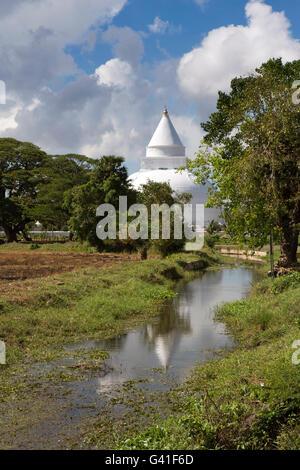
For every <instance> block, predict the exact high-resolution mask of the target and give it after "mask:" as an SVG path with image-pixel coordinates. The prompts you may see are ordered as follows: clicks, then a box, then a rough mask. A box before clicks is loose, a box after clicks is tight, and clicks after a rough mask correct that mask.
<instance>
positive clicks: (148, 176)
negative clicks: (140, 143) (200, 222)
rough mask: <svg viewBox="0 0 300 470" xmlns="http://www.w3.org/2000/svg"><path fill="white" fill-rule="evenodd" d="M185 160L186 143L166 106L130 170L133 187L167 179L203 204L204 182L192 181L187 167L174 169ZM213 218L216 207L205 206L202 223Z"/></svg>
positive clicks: (179, 191)
mask: <svg viewBox="0 0 300 470" xmlns="http://www.w3.org/2000/svg"><path fill="white" fill-rule="evenodd" d="M185 164H186V156H185V147H184V146H183V144H182V142H181V140H180V138H179V136H178V134H177V132H176V130H175V128H174V126H173V124H172V122H171V119H170V117H169V114H168V111H167V109H165V110H164V112H163V116H162V118H161V120H160V123H159V124H158V126H157V129H156V131H155V132H154V134H153V137H152V139H151V140H150V142H149V145H148V147H147V151H146V158H143V159H142V165H141V169H140V170H139V171H138V172H136V173H133V174H132V175H131V176H130V177H129V180H130V181H131V183H132V186H133V187H134V188H135V189H136V190H139V189H141V186H142V185H143V184H146V183H147V182H148V181H149V180H150V181H155V182H158V183H163V182H169V184H170V186H171V188H172V189H173V190H174V191H176V192H177V193H190V194H192V200H191V201H190V203H191V204H193V205H196V204H206V203H207V200H208V193H207V186H205V185H201V184H195V182H194V176H193V175H192V174H191V173H189V172H188V171H187V170H183V171H180V172H179V171H177V170H178V168H180V167H182V166H185ZM213 219H214V220H216V221H217V220H219V219H220V212H219V210H217V209H208V208H205V210H204V224H205V226H207V225H208V224H209V222H210V221H211V220H213ZM194 223H196V221H194Z"/></svg>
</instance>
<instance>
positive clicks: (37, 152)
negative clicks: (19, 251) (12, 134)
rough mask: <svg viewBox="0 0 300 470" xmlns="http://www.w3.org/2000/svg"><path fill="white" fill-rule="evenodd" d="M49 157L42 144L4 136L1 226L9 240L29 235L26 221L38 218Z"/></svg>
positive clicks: (0, 172)
mask: <svg viewBox="0 0 300 470" xmlns="http://www.w3.org/2000/svg"><path fill="white" fill-rule="evenodd" d="M47 161H48V157H47V155H46V153H45V152H43V151H42V150H41V149H40V148H39V147H37V146H36V145H33V144H31V143H29V142H20V141H18V140H15V139H11V138H2V139H0V226H1V227H3V230H4V232H5V234H6V237H7V241H8V242H13V241H17V235H18V234H19V233H21V232H22V233H23V234H24V236H26V225H27V224H28V223H32V222H33V221H34V220H35V217H34V210H35V206H36V198H37V186H38V185H39V184H40V183H41V182H42V176H41V172H40V170H41V168H42V167H44V166H45V165H46V163H47Z"/></svg>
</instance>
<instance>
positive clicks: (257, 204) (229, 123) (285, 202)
mask: <svg viewBox="0 0 300 470" xmlns="http://www.w3.org/2000/svg"><path fill="white" fill-rule="evenodd" d="M299 78H300V61H299V60H297V61H294V62H290V63H286V64H283V63H282V61H281V59H271V60H269V61H268V62H267V63H265V64H263V65H262V66H261V67H260V68H258V69H257V70H256V73H255V74H253V75H250V76H248V77H244V78H235V79H234V80H232V82H231V90H230V92H229V93H228V94H227V93H223V92H219V98H218V102H217V111H216V112H215V113H213V114H212V115H211V116H210V118H209V120H208V121H207V122H206V123H203V124H202V128H203V129H204V130H205V131H206V135H205V137H204V142H203V144H202V146H200V149H199V153H198V155H197V156H196V158H195V159H194V160H189V161H188V168H189V169H190V170H191V171H192V172H193V173H194V174H195V175H196V177H197V180H198V182H204V181H209V184H210V199H209V205H210V206H211V207H213V206H216V207H222V208H223V212H224V217H225V220H226V222H227V223H228V230H229V232H231V233H233V234H234V235H235V236H237V237H238V238H239V239H240V240H241V241H246V240H247V241H250V242H251V243H252V244H253V245H256V246H258V245H262V244H263V243H265V242H266V241H267V239H268V236H269V234H270V230H271V229H275V230H277V231H278V232H279V234H280V237H281V255H280V259H279V262H278V265H280V266H289V265H292V264H294V263H296V262H297V260H296V252H297V246H298V235H299V225H298V224H299V223H300V133H299V130H300V113H299V106H297V105H295V104H294V103H293V100H292V95H293V93H294V92H295V90H293V89H292V85H293V83H294V81H296V80H297V79H299Z"/></svg>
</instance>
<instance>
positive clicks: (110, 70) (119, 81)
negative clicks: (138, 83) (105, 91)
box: [95, 58, 135, 88]
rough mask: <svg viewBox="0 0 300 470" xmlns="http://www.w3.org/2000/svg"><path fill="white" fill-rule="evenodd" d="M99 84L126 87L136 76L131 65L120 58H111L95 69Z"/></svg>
mask: <svg viewBox="0 0 300 470" xmlns="http://www.w3.org/2000/svg"><path fill="white" fill-rule="evenodd" d="M95 75H96V76H97V79H98V80H97V82H98V84H99V85H106V86H109V87H113V86H115V87H120V88H126V87H129V86H131V85H132V84H133V82H134V81H135V76H134V73H133V70H132V67H131V65H130V64H129V63H128V62H125V61H123V60H120V59H118V58H116V59H111V60H109V61H108V62H106V63H105V64H103V65H100V67H98V68H97V69H96V70H95Z"/></svg>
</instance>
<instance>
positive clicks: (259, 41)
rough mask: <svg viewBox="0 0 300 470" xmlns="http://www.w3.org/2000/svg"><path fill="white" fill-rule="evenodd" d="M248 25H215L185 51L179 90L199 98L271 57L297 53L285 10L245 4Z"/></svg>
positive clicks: (299, 46) (288, 57)
mask: <svg viewBox="0 0 300 470" xmlns="http://www.w3.org/2000/svg"><path fill="white" fill-rule="evenodd" d="M246 16H247V20H248V24H247V26H234V25H230V26H226V27H221V28H218V29H214V30H212V31H210V32H209V34H208V35H207V36H206V37H205V38H204V40H203V41H202V44H201V46H200V47H197V48H195V49H193V50H192V51H191V52H189V53H187V54H185V55H184V56H183V57H182V59H181V61H180V64H179V67H178V72H177V75H178V82H179V86H180V88H181V90H182V91H183V92H184V93H186V94H187V95H189V96H193V97H196V98H198V99H199V100H201V99H205V98H208V99H209V97H213V98H215V96H216V92H217V91H218V90H223V91H226V90H228V89H229V86H230V81H231V79H232V78H233V77H235V76H237V75H243V74H248V73H249V72H252V71H253V70H254V69H255V68H256V67H258V66H259V65H260V64H261V63H262V62H264V61H266V60H268V59H270V58H271V57H282V58H283V60H284V61H289V60H295V59H296V58H299V56H300V43H299V41H298V40H296V39H294V38H293V37H292V35H291V32H290V29H289V28H290V24H289V21H288V20H287V18H286V17H285V15H284V13H283V12H281V13H278V12H274V11H272V7H271V6H269V5H266V4H264V3H262V2H260V1H258V0H251V1H249V2H248V3H247V5H246Z"/></svg>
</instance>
